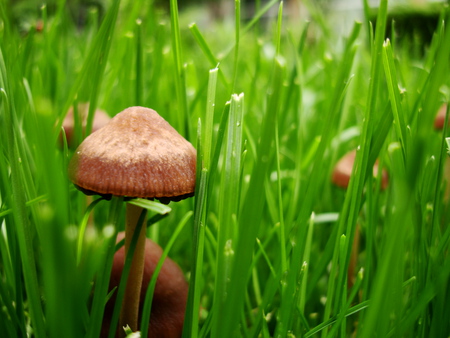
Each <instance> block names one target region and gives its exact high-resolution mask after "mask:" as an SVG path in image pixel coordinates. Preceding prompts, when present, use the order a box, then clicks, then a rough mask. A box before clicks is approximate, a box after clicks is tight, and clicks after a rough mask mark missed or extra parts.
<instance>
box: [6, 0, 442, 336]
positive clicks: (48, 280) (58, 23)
mask: <svg viewBox="0 0 450 338" xmlns="http://www.w3.org/2000/svg"><path fill="white" fill-rule="evenodd" d="M305 4H306V6H307V8H308V9H309V10H310V12H311V15H312V16H313V17H314V20H313V21H311V22H306V21H303V19H299V18H293V17H291V16H288V15H286V13H288V12H289V11H288V10H287V9H286V8H285V5H286V4H283V3H282V2H278V1H270V2H268V3H265V4H264V5H262V4H261V3H260V2H257V8H258V9H259V11H257V12H256V13H255V14H254V15H253V16H252V17H250V18H246V17H244V15H243V13H244V7H243V3H241V2H240V1H238V0H236V1H235V2H234V5H235V7H234V11H233V13H234V14H233V16H232V18H227V19H226V20H223V21H217V22H216V21H211V22H208V19H207V17H206V14H205V13H206V12H205V11H202V10H199V9H187V10H186V11H178V8H177V2H176V1H175V0H171V1H170V3H169V5H170V6H169V7H168V10H167V12H166V11H164V10H162V9H158V8H157V7H155V6H152V5H151V4H150V5H148V4H147V2H144V1H126V0H122V1H109V2H105V5H104V7H101V8H97V7H88V8H87V11H86V15H85V16H83V17H78V19H80V20H81V19H83V20H84V21H83V23H81V24H80V23H79V21H77V20H74V17H73V16H72V15H71V14H73V13H74V12H71V10H72V9H71V8H70V7H69V5H68V4H67V3H66V2H65V1H58V2H56V3H54V4H53V3H51V4H50V3H49V4H48V5H47V6H42V7H34V5H30V6H28V7H26V5H25V4H22V7H19V6H18V5H15V6H12V5H11V6H10V5H6V4H5V3H4V2H3V3H1V4H0V18H1V20H2V25H1V26H0V51H1V54H0V92H1V95H0V101H1V107H0V109H1V110H0V125H1V126H2V132H1V133H0V140H1V143H0V147H1V152H0V177H1V180H0V229H1V232H0V307H1V309H2V315H1V316H0V331H1V332H4V333H5V334H6V336H7V337H26V336H35V337H46V336H50V337H61V335H63V336H64V337H83V336H88V337H98V335H99V332H100V329H101V322H102V316H103V306H104V304H105V300H106V299H107V297H108V296H109V295H108V294H107V292H108V290H107V288H108V280H109V272H110V269H111V264H112V263H111V262H112V255H113V254H114V250H115V241H114V239H115V234H116V233H117V232H118V231H121V230H123V224H124V207H125V206H124V204H125V203H129V201H123V200H122V199H113V200H112V201H106V200H103V199H99V200H94V202H93V204H92V205H91V206H87V205H86V200H85V197H84V195H83V194H82V193H81V192H79V191H77V190H76V189H75V188H74V187H73V185H72V184H71V183H70V182H69V180H68V178H67V174H66V172H67V164H68V161H69V159H70V157H71V155H72V153H73V151H74V149H69V148H68V146H67V143H66V144H64V143H63V144H59V140H60V138H59V135H60V129H61V128H60V127H61V125H62V120H63V118H64V116H65V114H66V112H67V110H68V109H69V107H70V106H73V105H76V103H77V102H90V110H89V121H90V122H89V123H91V121H92V120H91V118H92V117H93V113H94V111H95V108H96V107H101V108H102V109H104V110H106V111H107V112H108V113H109V115H111V116H114V115H115V114H117V113H119V112H120V111H122V110H123V109H125V108H127V107H129V106H132V105H143V106H147V107H150V108H153V109H155V110H157V111H158V112H159V113H160V114H161V115H162V116H163V117H164V118H165V119H166V120H167V121H169V123H171V124H172V125H173V126H174V127H175V128H176V129H177V130H178V131H179V132H180V133H181V134H182V135H184V136H185V137H186V138H187V139H188V140H189V141H190V142H191V143H192V144H194V145H196V148H197V151H198V164H197V188H196V196H195V198H193V199H187V200H184V201H181V202H178V203H171V204H170V209H171V210H170V212H169V209H167V208H165V207H164V206H160V205H159V204H157V203H156V204H155V203H150V202H149V201H145V200H138V201H134V202H133V203H138V204H139V205H141V206H143V207H144V208H146V209H147V210H148V213H149V219H150V221H149V222H148V229H147V236H148V237H151V238H152V239H153V240H155V241H156V242H157V243H159V244H160V245H161V246H162V247H163V248H164V249H165V250H164V257H165V256H166V255H168V256H170V257H171V258H172V259H173V260H175V261H176V262H177V263H178V264H179V265H180V266H181V268H182V270H183V271H184V272H185V275H186V278H187V279H188V280H189V285H190V290H189V296H188V301H187V309H186V320H185V323H184V330H183V336H185V337H208V336H209V337H260V336H261V337H288V336H296V337H302V336H304V337H312V336H319V335H321V336H322V337H334V336H351V335H356V336H361V337H366V336H367V337H368V336H374V335H377V336H390V337H398V336H413V337H447V336H448V335H449V334H450V323H449V321H448V313H450V308H449V304H450V302H449V301H448V300H449V294H450V293H449V290H448V285H449V277H450V263H449V259H448V252H449V245H450V227H449V226H448V225H449V222H450V219H449V217H448V208H449V201H448V193H447V191H448V190H447V186H448V182H447V181H446V174H445V162H446V161H447V160H448V159H447V157H448V155H447V149H446V147H447V145H446V142H445V137H448V131H447V128H444V130H443V131H436V130H434V129H433V120H434V116H435V114H436V112H437V110H438V109H439V107H440V106H441V105H442V104H443V103H446V102H448V101H449V98H450V83H449V77H448V72H449V59H450V25H449V24H448V22H449V19H450V13H449V10H448V7H446V6H443V7H442V11H441V14H440V17H439V20H437V23H436V30H435V33H434V36H433V40H432V41H430V42H429V44H427V47H426V48H425V53H422V52H421V50H422V45H423V43H424V42H422V41H419V40H414V39H413V40H405V39H401V38H399V37H398V36H395V34H394V35H392V36H389V37H388V36H386V34H385V30H386V25H387V24H388V23H387V18H388V2H387V1H386V0H383V1H381V2H380V6H379V8H378V16H377V19H376V23H375V22H369V18H370V16H369V12H370V8H369V4H368V2H367V1H363V7H364V9H365V21H364V22H361V23H355V24H354V25H353V28H352V29H351V30H350V31H349V32H348V33H347V34H345V35H344V36H339V35H337V33H336V32H337V30H334V29H333V27H332V26H331V23H330V22H329V21H328V19H327V16H326V14H325V13H324V12H323V11H322V10H321V9H320V7H318V6H317V5H316V4H315V3H313V2H311V1H306V2H305ZM269 10H270V12H271V13H276V15H274V16H273V17H272V16H269V15H268V13H269ZM75 13H76V12H75ZM193 21H194V22H193ZM40 22H42V23H43V28H42V29H41V28H40V26H39V25H38V23H40ZM391 27H393V28H392V29H393V30H394V32H395V24H393V25H391ZM90 128H91V126H88V129H90ZM77 133H78V135H81V131H79V130H78V131H77ZM355 148H356V149H358V151H357V157H356V164H355V168H354V170H353V173H352V176H351V179H350V184H349V187H348V189H347V190H346V191H344V190H342V189H340V188H338V187H335V186H333V185H332V183H331V181H330V176H331V172H332V169H333V166H334V164H335V163H336V162H337V160H338V159H339V158H340V157H341V156H342V155H343V154H345V153H346V152H348V151H350V150H352V149H355ZM377 159H378V161H379V165H380V166H381V167H383V168H385V169H386V170H387V171H388V173H389V186H388V188H387V189H386V190H382V189H381V188H380V182H381V176H380V175H378V176H373V175H372V174H371V173H372V167H373V165H374V163H375V161H376V160H377ZM380 172H381V171H380ZM165 213H166V215H164V216H163V215H161V214H165ZM89 217H93V220H94V226H88V225H86V224H87V222H88V219H89ZM150 225H151V226H150ZM357 226H358V227H359V228H360V233H361V238H360V247H359V252H358V255H357V269H356V272H355V274H356V276H354V277H355V281H354V283H353V285H352V286H351V287H347V285H348V280H347V279H348V276H347V270H348V266H349V264H350V256H351V254H352V247H353V246H352V243H353V240H354V237H355V233H356V228H357ZM154 283H155V279H154V280H153V282H152V284H151V288H150V291H149V292H148V294H147V297H146V304H145V316H146V317H149V316H150V312H149V310H150V305H151V300H152V290H153V289H152V288H153V287H154ZM94 285H95V287H93V286H94ZM120 290H121V289H120V288H119V289H118V290H117V292H119V293H120V292H121V291H120ZM113 325H114V323H113ZM144 329H145V325H144Z"/></svg>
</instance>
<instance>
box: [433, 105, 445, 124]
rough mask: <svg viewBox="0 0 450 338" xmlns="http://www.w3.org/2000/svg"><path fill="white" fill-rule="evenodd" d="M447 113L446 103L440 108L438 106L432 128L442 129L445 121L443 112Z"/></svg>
mask: <svg viewBox="0 0 450 338" xmlns="http://www.w3.org/2000/svg"><path fill="white" fill-rule="evenodd" d="M446 113H447V104H446V103H445V104H443V105H442V106H441V108H439V110H438V112H437V114H436V118H435V119H434V129H436V130H442V129H444V123H445V114H446Z"/></svg>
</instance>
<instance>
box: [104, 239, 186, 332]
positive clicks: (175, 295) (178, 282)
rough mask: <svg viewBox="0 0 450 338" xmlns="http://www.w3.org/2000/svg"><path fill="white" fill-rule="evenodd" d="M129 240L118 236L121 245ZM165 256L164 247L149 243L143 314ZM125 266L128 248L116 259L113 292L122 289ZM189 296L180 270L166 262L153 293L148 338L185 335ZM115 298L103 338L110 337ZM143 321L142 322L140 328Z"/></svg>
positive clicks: (109, 305) (107, 313)
mask: <svg viewBox="0 0 450 338" xmlns="http://www.w3.org/2000/svg"><path fill="white" fill-rule="evenodd" d="M124 237H125V233H124V232H120V233H119V234H118V235H117V242H119V241H121V240H122V239H123V238H124ZM161 256H162V249H161V247H160V246H159V245H158V244H156V243H155V242H153V241H152V240H150V239H148V238H146V239H145V255H144V262H145V263H144V274H143V276H142V288H141V292H140V297H139V310H140V311H142V308H143V306H144V301H145V294H146V292H147V288H148V285H149V283H150V280H151V278H152V276H153V272H154V270H155V268H156V265H157V264H158V261H159V260H160V258H161ZM124 263H125V248H124V247H121V248H120V249H119V250H118V251H117V252H116V253H115V255H114V261H113V266H112V271H111V277H110V281H109V291H111V290H113V289H114V288H116V287H118V286H119V281H120V277H121V275H122V270H123V266H124ZM187 295H188V284H187V282H186V279H185V278H184V275H183V272H182V271H181V269H180V267H179V266H178V265H177V264H176V263H175V262H174V261H172V260H171V259H170V258H166V259H165V260H164V263H163V265H162V268H161V270H160V272H159V275H158V278H157V280H156V286H155V290H154V293H153V302H152V310H151V316H150V325H149V328H148V337H160V338H172V337H173V338H176V337H181V333H182V331H183V321H184V312H185V308H186V302H187ZM115 297H116V296H115V295H113V296H112V297H111V299H110V300H109V301H108V303H107V304H106V307H105V314H104V317H103V323H102V332H101V337H107V336H108V333H109V326H110V323H111V317H112V314H113V311H114V304H115V302H116V299H115ZM140 321H141V318H139V326H140ZM119 331H120V330H118V332H119Z"/></svg>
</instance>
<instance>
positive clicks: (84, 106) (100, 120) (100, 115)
mask: <svg viewBox="0 0 450 338" xmlns="http://www.w3.org/2000/svg"><path fill="white" fill-rule="evenodd" d="M77 108H78V115H79V117H80V120H81V126H82V129H83V131H84V130H85V129H86V123H87V116H88V112H89V103H86V102H83V103H78V106H77ZM94 114H95V115H94V121H93V122H92V132H94V131H97V130H99V129H100V128H102V127H104V126H105V125H106V124H107V123H108V122H109V120H111V117H110V116H109V115H108V114H107V113H106V112H105V111H104V110H101V109H96V110H95V113H94ZM62 126H63V128H64V132H65V134H66V139H67V144H68V145H69V147H71V146H72V144H73V141H74V140H73V137H74V129H75V116H74V109H73V107H70V109H69V110H68V111H67V115H66V117H65V118H64V121H63V124H62Z"/></svg>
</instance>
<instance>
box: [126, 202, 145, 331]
mask: <svg viewBox="0 0 450 338" xmlns="http://www.w3.org/2000/svg"><path fill="white" fill-rule="evenodd" d="M142 212H146V210H144V209H142V208H141V207H138V206H135V205H133V204H131V203H127V212H126V225H125V255H126V254H128V250H129V248H130V245H131V240H132V238H133V234H134V232H135V230H136V227H137V226H138V221H139V218H140V216H141V213H142ZM145 233H146V227H145V221H144V222H143V224H142V227H141V231H140V233H139V237H138V240H137V243H136V248H135V249H134V255H133V259H132V262H131V268H130V274H129V275H128V280H127V285H126V287H125V295H124V299H123V303H122V309H121V313H120V327H124V326H126V325H129V326H130V328H131V330H133V332H134V331H137V330H138V329H139V327H138V318H139V299H140V294H141V287H142V275H143V272H144V254H145V238H146V236H145Z"/></svg>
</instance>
